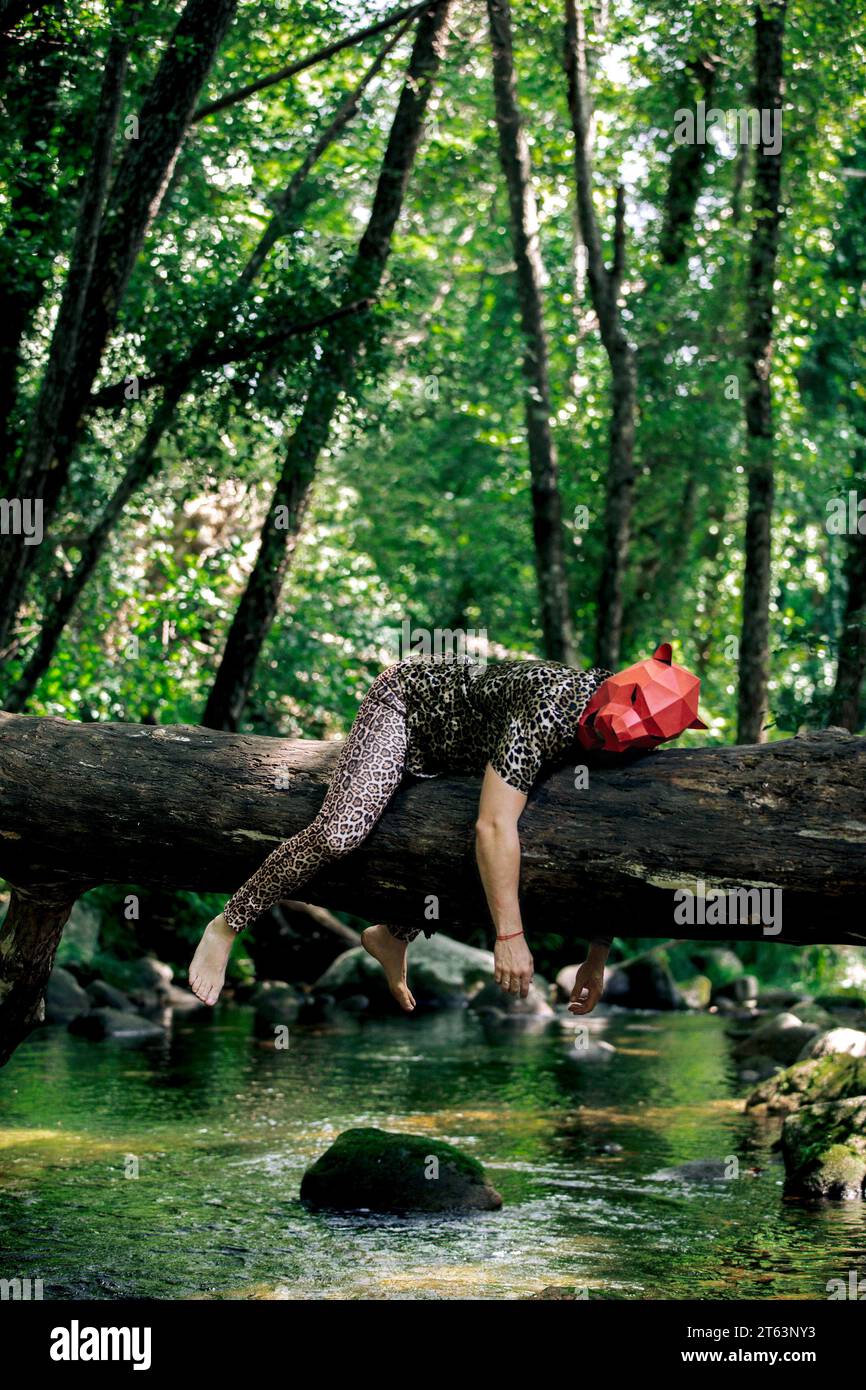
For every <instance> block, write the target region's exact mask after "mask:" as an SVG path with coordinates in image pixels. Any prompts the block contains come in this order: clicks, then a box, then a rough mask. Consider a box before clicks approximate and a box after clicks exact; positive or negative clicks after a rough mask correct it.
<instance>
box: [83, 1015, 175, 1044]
mask: <svg viewBox="0 0 866 1390" xmlns="http://www.w3.org/2000/svg"><path fill="white" fill-rule="evenodd" d="M69 1031H70V1033H76V1034H77V1035H78V1036H79V1037H82V1038H91V1039H92V1040H94V1041H97V1042H99V1041H101V1040H102V1039H104V1038H117V1039H120V1040H127V1039H128V1040H130V1041H135V1042H145V1041H147V1040H148V1039H150V1038H164V1037H165V1029H163V1028H160V1026H159V1024H157V1023H152V1022H151V1021H150V1020H149V1019H146V1018H142V1017H141V1015H140V1014H132V1013H124V1012H123V1011H122V1010H121V1009H93V1010H92V1012H91V1013H89V1014H84V1015H82V1017H81V1018H76V1019H75V1020H74V1021H73V1022H72V1023H71V1024H70V1025H69Z"/></svg>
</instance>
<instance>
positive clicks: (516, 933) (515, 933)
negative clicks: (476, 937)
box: [496, 931, 523, 941]
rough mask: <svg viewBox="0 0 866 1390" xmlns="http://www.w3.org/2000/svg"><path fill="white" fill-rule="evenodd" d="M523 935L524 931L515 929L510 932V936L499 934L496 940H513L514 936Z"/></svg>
mask: <svg viewBox="0 0 866 1390" xmlns="http://www.w3.org/2000/svg"><path fill="white" fill-rule="evenodd" d="M522 935H523V932H522V931H513V932H510V933H509V935H508V936H497V938H496V940H497V941H513V940H514V938H515V936H522Z"/></svg>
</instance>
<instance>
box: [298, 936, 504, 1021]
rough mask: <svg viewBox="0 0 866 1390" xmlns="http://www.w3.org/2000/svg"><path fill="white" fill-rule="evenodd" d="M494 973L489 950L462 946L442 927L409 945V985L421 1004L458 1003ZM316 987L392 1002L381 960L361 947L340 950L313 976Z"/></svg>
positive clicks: (339, 995)
mask: <svg viewBox="0 0 866 1390" xmlns="http://www.w3.org/2000/svg"><path fill="white" fill-rule="evenodd" d="M492 979H493V952H492V951H481V950H478V949H477V947H475V946H466V945H464V943H463V942H462V941H455V940H454V939H453V938H452V937H450V936H446V935H445V934H444V933H443V932H437V933H436V935H435V936H432V937H429V938H427V937H424V936H419V937H417V938H416V940H415V941H413V942H412V945H411V947H410V951H409V986H410V988H411V990H412V993H413V995H414V996H415V999H416V1001H417V1003H418V1004H419V1006H420V1007H422V1008H423V1007H424V1006H427V1007H431V1006H432V1007H437V1006H438V1007H455V1006H456V1007H460V1006H463V1005H465V1004H466V1003H468V1001H469V1000H470V999H471V998H472V996H473V995H474V994H475V993H476V992H477V991H478V990H479V989H480V988H481V987H482V986H483V985H485V984H487V983H488V982H489V981H491V980H492ZM314 989H315V991H316V993H323V994H330V995H333V996H334V998H335V999H337V1000H339V999H343V998H347V997H348V996H349V995H352V994H365V995H366V996H367V998H368V999H369V1000H370V1005H371V1008H386V1009H387V1010H388V1011H389V1012H390V1011H391V1010H392V1009H393V1008H394V1000H393V999H392V997H391V994H390V991H389V989H388V986H387V984H386V983H385V976H384V974H383V973H382V968H381V966H380V965H379V963H378V962H377V961H375V960H373V958H372V956H370V955H368V954H367V952H366V951H365V950H364V948H363V947H361V946H359V947H355V948H354V949H352V950H350V951H344V952H343V954H342V955H341V956H338V957H337V959H336V960H335V961H334V962H333V963H332V964H331V965H330V966H329V967H328V969H327V970H326V971H325V973H324V975H321V976H320V977H319V979H318V980H317V981H316V983H315V986H314Z"/></svg>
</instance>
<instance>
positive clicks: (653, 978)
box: [602, 956, 686, 1010]
mask: <svg viewBox="0 0 866 1390" xmlns="http://www.w3.org/2000/svg"><path fill="white" fill-rule="evenodd" d="M602 998H603V999H604V1002H605V1004H616V1005H618V1006H619V1008H622V1009H658V1010H671V1009H684V1008H685V1007H686V1003H685V1000H684V999H683V996H682V995H681V994H680V992H679V990H678V989H677V987H676V984H675V983H674V977H673V975H672V974H671V972H670V970H669V968H668V966H667V965H666V964H665V963H664V962H663V961H660V960H657V959H656V958H655V957H654V956H647V957H645V958H644V959H643V960H635V961H631V962H627V963H626V964H625V965H618V966H617V967H616V969H615V970H612V971H611V972H610V975H609V976H608V977H607V978H606V979H605V985H604V994H603V996H602Z"/></svg>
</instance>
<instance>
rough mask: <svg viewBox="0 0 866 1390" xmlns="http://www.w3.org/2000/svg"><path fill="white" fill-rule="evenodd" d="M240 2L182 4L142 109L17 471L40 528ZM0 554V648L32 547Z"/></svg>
mask: <svg viewBox="0 0 866 1390" xmlns="http://www.w3.org/2000/svg"><path fill="white" fill-rule="evenodd" d="M236 7H237V0H187V4H186V6H185V8H184V11H183V14H182V15H181V17H180V19H179V21H178V24H177V26H176V28H175V31H174V34H173V36H172V39H171V42H170V44H169V47H168V49H167V50H166V53H165V55H164V57H163V59H162V61H161V63H160V65H159V68H158V69H157V73H156V76H155V77H154V80H153V82H152V84H151V86H150V88H149V90H148V92H147V95H146V96H145V98H144V101H143V103H142V107H141V111H140V115H139V138H138V139H137V140H135V139H131V140H129V141H128V142H127V149H126V152H125V154H124V157H123V159H122V160H121V163H120V167H119V168H118V171H117V176H116V178H115V180H114V185H113V187H112V190H111V196H110V198H109V200H108V205H107V207H106V210H105V216H104V218H103V221H102V228H101V231H100V235H99V240H98V243H97V246H96V250H95V253H94V269H93V274H92V276H91V278H90V283H89V286H88V293H87V297H86V300H85V304H84V308H83V310H82V313H81V316H80V323H79V332H78V340H77V343H76V352H75V359H74V361H73V363H72V365H71V368H70V370H69V373H68V380H67V386H66V390H65V392H64V398H63V404H62V408H61V409H60V411H59V413H58V415H57V419H56V422H55V429H54V430H53V431H52V432H51V435H50V437H47V436H46V438H45V439H44V440H43V441H42V447H41V452H40V457H38V458H37V459H34V460H32V461H31V465H30V467H29V469H28V470H27V472H26V473H25V472H24V471H22V473H21V475H20V477H19V481H18V489H19V493H20V495H22V496H26V497H28V498H32V499H34V500H35V499H39V500H41V501H42V509H43V528H44V529H47V528H48V526H49V524H50V521H51V518H52V515H53V512H54V509H55V507H56V505H57V499H58V497H59V495H60V492H61V490H62V488H63V486H64V484H65V482H66V478H67V474H68V470H69V464H70V461H71V459H72V455H73V452H74V449H75V446H76V444H77V442H78V438H79V435H80V432H81V427H82V420H83V417H84V414H85V411H86V407H87V401H88V397H89V395H90V390H91V387H92V385H93V382H94V379H95V377H96V374H97V372H98V370H99V364H100V361H101V359H102V354H103V351H104V349H105V345H106V343H107V341H108V337H109V335H110V333H111V332H112V331H113V329H114V327H115V326H116V323H117V319H118V313H119V310H120V305H121V303H122V300H123V296H124V293H125V291H126V287H127V284H128V282H129V277H130V275H131V273H132V268H133V266H134V264H135V261H136V259H137V257H138V254H139V252H140V250H141V247H142V244H143V242H144V238H145V235H146V233H147V229H148V227H149V226H150V224H151V222H152V221H153V218H154V217H155V216H156V213H157V211H158V209H159V205H160V202H161V200H162V196H163V194H164V192H165V189H166V186H167V184H168V181H169V179H170V178H171V175H172V172H173V170H174V166H175V163H176V160H177V157H178V155H179V153H180V149H181V145H182V144H183V141H184V138H185V136H186V133H187V130H188V129H189V124H190V120H191V118H192V115H193V111H194V107H195V103H196V100H197V98H198V94H199V92H200V91H201V88H202V86H203V84H204V81H205V79H206V77H207V74H208V72H209V71H210V68H211V66H212V64H213V61H214V58H215V57H216V53H217V50H218V48H219V45H220V43H221V41H222V38H223V36H224V34H225V32H226V30H227V29H228V27H229V24H230V23H231V20H232V17H233V15H234V11H235V9H236ZM8 539H9V541H10V542H14V543H7V545H5V546H4V547H3V548H2V550H0V647H2V645H3V643H4V642H5V640H6V637H7V635H8V632H9V628H10V626H11V623H12V621H13V620H14V617H15V614H16V612H17V610H18V605H19V603H20V601H21V596H22V593H23V589H24V583H25V579H26V575H27V572H28V570H29V568H30V566H31V565H32V563H33V553H32V552H33V551H34V550H36V549H38V547H36V546H26V545H25V544H24V543H23V538H17V537H10V538H8Z"/></svg>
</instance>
